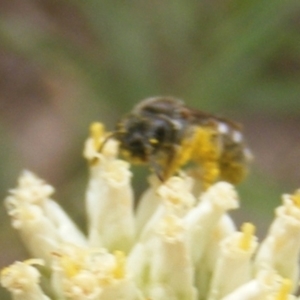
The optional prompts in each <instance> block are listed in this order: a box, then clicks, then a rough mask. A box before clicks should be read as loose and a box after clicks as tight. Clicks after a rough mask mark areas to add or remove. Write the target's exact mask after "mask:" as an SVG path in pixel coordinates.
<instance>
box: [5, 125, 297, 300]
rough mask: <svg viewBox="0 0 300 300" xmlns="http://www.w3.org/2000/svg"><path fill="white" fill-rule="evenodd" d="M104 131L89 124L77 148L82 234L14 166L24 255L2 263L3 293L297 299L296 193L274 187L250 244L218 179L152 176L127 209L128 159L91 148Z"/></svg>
mask: <svg viewBox="0 0 300 300" xmlns="http://www.w3.org/2000/svg"><path fill="white" fill-rule="evenodd" d="M104 140H105V133H104V130H103V127H102V125H101V124H93V125H92V127H91V134H90V137H89V138H88V139H87V141H86V144H85V149H84V156H85V158H86V159H87V160H88V163H89V169H90V175H89V182H88V187H87V191H86V199H85V205H86V212H87V222H88V226H87V228H88V230H87V231H88V232H87V235H84V234H83V233H82V232H81V231H80V230H79V229H78V228H77V226H76V225H75V224H74V223H73V221H72V220H71V219H70V218H69V217H68V215H67V214H66V213H65V211H64V210H63V209H62V208H61V207H60V205H59V204H58V203H57V202H55V201H54V200H52V198H51V197H52V194H53V192H54V189H53V188H52V187H51V186H50V185H48V184H46V183H45V182H44V181H43V180H41V179H39V178H38V177H37V176H36V175H34V174H32V173H30V172H28V171H26V172H23V173H22V174H21V176H20V178H19V181H18V186H17V188H15V189H13V190H11V191H10V195H9V196H8V197H7V198H6V200H5V204H6V208H7V212H8V214H9V215H10V217H11V222H12V226H13V227H14V228H15V229H16V230H18V232H19V234H20V237H21V238H22V240H23V242H24V244H25V245H26V247H27V249H28V251H29V253H30V254H31V255H32V257H34V258H32V259H30V260H27V261H24V262H15V263H14V264H13V265H11V266H9V267H7V268H5V269H4V270H3V271H2V273H1V284H2V286H4V287H5V288H7V289H8V290H9V291H10V292H11V294H12V297H13V299H15V300H29V299H30V300H41V299H42V300H47V299H59V300H83V299H88V300H116V299H122V300H143V299H144V300H146V299H152V300H166V299H168V300H198V299H199V300H206V299H207V300H219V299H222V300H260V299H261V300H263V299H264V300H291V299H297V298H296V297H295V296H293V295H292V293H295V291H296V290H297V287H298V282H299V267H298V256H299V251H300V192H296V193H295V194H293V195H284V196H283V202H282V205H281V206H279V207H278V208H277V209H276V216H275V219H274V221H273V222H272V224H271V226H270V229H269V232H268V234H267V237H266V238H265V239H264V240H263V241H262V242H261V243H260V244H259V243H258V241H257V238H256V237H255V227H254V225H253V224H251V223H245V224H243V225H242V228H241V230H240V231H239V230H238V229H237V228H236V226H235V224H234V222H233V220H232V219H231V217H230V216H229V214H228V211H230V210H232V209H237V208H238V207H239V199H238V195H237V193H236V191H235V188H234V187H233V186H232V185H231V184H229V183H226V182H218V183H215V184H214V185H212V186H211V187H209V188H208V189H207V190H205V191H203V190H202V191H201V182H199V180H198V179H196V177H193V175H187V174H186V173H184V172H182V173H181V174H180V176H174V177H171V178H170V179H169V180H168V181H166V182H164V183H161V182H160V181H159V180H158V179H157V178H155V176H152V177H150V179H149V188H148V189H147V190H146V191H145V192H144V194H143V195H142V196H141V199H140V201H139V206H138V208H137V209H136V210H134V196H133V190H132V187H131V176H132V173H131V172H130V170H129V168H130V165H129V164H128V163H127V162H125V161H123V160H120V159H118V157H117V154H118V144H117V142H116V141H114V140H113V139H109V140H108V141H106V143H105V146H104V147H103V149H101V151H100V152H99V151H98V150H99V147H100V145H102V143H103V141H104ZM191 174H192V173H191ZM199 190H200V192H199ZM42 279H43V280H42ZM41 282H42V283H41ZM299 299H300V298H299Z"/></svg>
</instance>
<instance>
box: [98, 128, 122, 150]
mask: <svg viewBox="0 0 300 300" xmlns="http://www.w3.org/2000/svg"><path fill="white" fill-rule="evenodd" d="M117 133H118V132H117V131H113V132H111V133H110V134H109V135H108V136H106V137H105V139H104V141H103V142H102V144H101V145H100V147H99V150H98V152H102V150H103V148H104V146H105V144H106V143H107V142H108V141H109V140H110V139H111V138H113V137H114V136H116V135H117Z"/></svg>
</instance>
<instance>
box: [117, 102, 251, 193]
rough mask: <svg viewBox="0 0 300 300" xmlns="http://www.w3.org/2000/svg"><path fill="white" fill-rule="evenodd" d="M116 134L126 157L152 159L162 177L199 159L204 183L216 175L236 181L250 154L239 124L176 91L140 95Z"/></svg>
mask: <svg viewBox="0 0 300 300" xmlns="http://www.w3.org/2000/svg"><path fill="white" fill-rule="evenodd" d="M112 136H113V137H114V138H115V139H116V140H117V141H119V144H120V153H121V155H123V157H125V159H126V160H128V161H129V162H131V163H133V164H149V166H150V168H151V169H152V170H153V171H154V172H155V173H156V175H157V176H158V178H159V179H160V180H161V181H165V180H167V179H168V178H169V177H170V176H172V175H174V174H175V173H176V172H178V171H179V170H180V169H181V167H183V166H185V165H187V164H188V163H194V164H195V165H196V166H198V167H199V168H200V169H201V170H202V177H203V178H202V179H203V181H204V185H205V186H207V187H208V186H209V185H210V184H212V183H213V182H215V181H216V180H225V181H228V182H231V183H234V184H236V183H238V182H240V181H241V180H242V179H243V178H244V177H245V175H246V173H247V165H248V162H249V160H250V157H251V155H250V152H249V149H248V148H247V146H246V144H245V141H244V138H243V134H242V131H241V126H240V125H239V124H237V123H235V122H233V121H230V120H227V119H224V118H221V117H217V116H214V115H212V114H208V113H205V112H202V111H200V110H196V109H192V108H189V107H187V106H186V105H185V104H184V102H183V101H181V100H179V99H175V98H173V97H153V98H147V99H145V100H143V101H141V102H140V103H139V104H137V105H136V106H135V107H134V108H133V110H132V111H131V112H130V113H129V114H127V115H125V116H124V117H123V118H122V119H121V120H120V121H119V122H118V123H117V125H116V128H115V131H114V132H113V133H112Z"/></svg>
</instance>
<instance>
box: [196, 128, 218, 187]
mask: <svg viewBox="0 0 300 300" xmlns="http://www.w3.org/2000/svg"><path fill="white" fill-rule="evenodd" d="M219 143H220V142H219V139H218V137H217V135H216V131H215V130H214V129H210V128H200V127H199V128H197V130H196V133H195V137H194V140H193V144H194V145H193V154H192V157H193V160H194V161H196V162H198V163H199V164H200V165H201V166H202V169H203V175H202V178H203V179H202V181H203V188H204V190H206V189H207V188H209V187H210V186H211V185H212V184H213V183H214V182H215V181H216V180H217V179H218V177H219V173H220V170H219V162H218V161H219V157H220V151H221V147H220V144H219Z"/></svg>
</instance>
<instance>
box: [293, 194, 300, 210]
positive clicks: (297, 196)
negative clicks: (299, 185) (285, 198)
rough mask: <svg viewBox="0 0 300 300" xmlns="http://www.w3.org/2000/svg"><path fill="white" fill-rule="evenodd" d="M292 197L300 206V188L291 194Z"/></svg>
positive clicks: (299, 206)
mask: <svg viewBox="0 0 300 300" xmlns="http://www.w3.org/2000/svg"><path fill="white" fill-rule="evenodd" d="M291 199H292V201H293V202H294V204H295V205H296V206H297V207H298V208H300V190H297V191H296V192H295V193H294V194H293V195H291Z"/></svg>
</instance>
